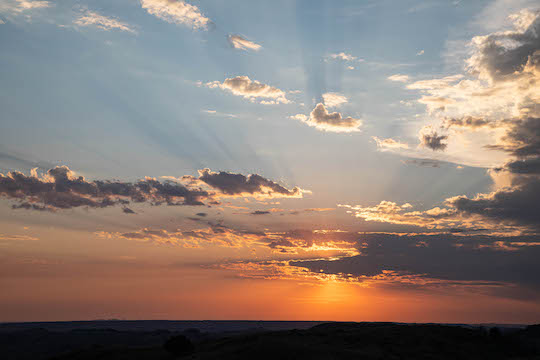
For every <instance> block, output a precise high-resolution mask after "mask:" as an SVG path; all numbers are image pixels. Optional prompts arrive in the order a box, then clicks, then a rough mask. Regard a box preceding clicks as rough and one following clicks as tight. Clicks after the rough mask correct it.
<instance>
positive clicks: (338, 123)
mask: <svg viewBox="0 0 540 360" xmlns="http://www.w3.org/2000/svg"><path fill="white" fill-rule="evenodd" d="M290 118H291V119H294V120H300V121H302V122H304V123H306V124H308V125H309V126H313V127H315V128H316V129H318V130H321V131H329V132H337V133H343V132H355V131H360V127H361V126H362V120H360V119H355V118H352V117H346V118H344V117H342V116H341V114H340V113H338V112H333V113H329V112H328V110H327V109H326V107H325V106H324V104H322V103H319V104H317V106H315V109H313V111H312V112H311V114H310V116H309V118H308V117H307V116H306V115H303V114H297V115H293V116H290Z"/></svg>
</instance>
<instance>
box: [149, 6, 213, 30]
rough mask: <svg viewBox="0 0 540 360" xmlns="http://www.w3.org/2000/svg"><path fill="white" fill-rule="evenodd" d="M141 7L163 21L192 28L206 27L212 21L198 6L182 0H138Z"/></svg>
mask: <svg viewBox="0 0 540 360" xmlns="http://www.w3.org/2000/svg"><path fill="white" fill-rule="evenodd" d="M140 2H141V6H142V8H143V9H145V10H146V11H148V13H149V14H152V15H154V16H156V17H158V18H160V19H162V20H164V21H167V22H169V23H172V24H182V25H187V26H190V27H192V28H193V29H207V28H208V26H209V25H210V24H211V23H212V22H211V21H210V19H209V18H207V17H206V16H204V15H203V14H202V12H201V11H200V10H199V8H198V7H197V6H195V5H191V4H188V3H186V2H185V1H182V0H140Z"/></svg>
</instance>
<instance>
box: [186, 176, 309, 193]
mask: <svg viewBox="0 0 540 360" xmlns="http://www.w3.org/2000/svg"><path fill="white" fill-rule="evenodd" d="M183 180H187V181H194V182H195V183H196V184H200V183H204V184H206V185H208V186H210V187H211V188H212V189H215V190H219V192H220V193H221V194H223V195H225V196H255V197H261V198H280V197H290V198H301V197H302V196H303V194H304V193H306V192H307V191H306V190H303V189H300V188H299V187H294V188H292V189H287V188H285V187H284V186H281V185H279V184H277V183H275V182H273V181H271V180H268V179H265V178H264V177H262V176H260V175H257V174H251V175H248V176H245V175H242V174H235V173H230V172H226V171H220V172H213V171H211V170H210V169H203V170H199V177H198V178H194V177H190V176H184V178H183Z"/></svg>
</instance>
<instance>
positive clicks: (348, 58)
mask: <svg viewBox="0 0 540 360" xmlns="http://www.w3.org/2000/svg"><path fill="white" fill-rule="evenodd" d="M330 58H332V59H339V60H343V61H354V60H356V59H357V58H356V56H352V55H351V54H347V53H344V52H340V53H337V54H330Z"/></svg>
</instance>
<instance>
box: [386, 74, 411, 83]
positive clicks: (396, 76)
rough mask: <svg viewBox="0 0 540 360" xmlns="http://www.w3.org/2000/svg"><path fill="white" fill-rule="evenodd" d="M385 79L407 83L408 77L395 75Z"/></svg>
mask: <svg viewBox="0 0 540 360" xmlns="http://www.w3.org/2000/svg"><path fill="white" fill-rule="evenodd" d="M387 79H388V80H390V81H397V82H403V83H406V82H407V81H409V75H403V74H395V75H390V76H389V77H388V78H387Z"/></svg>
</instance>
